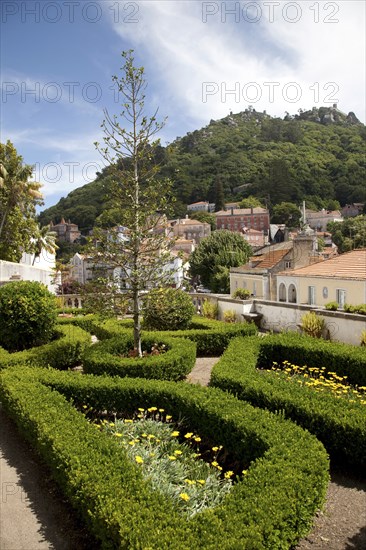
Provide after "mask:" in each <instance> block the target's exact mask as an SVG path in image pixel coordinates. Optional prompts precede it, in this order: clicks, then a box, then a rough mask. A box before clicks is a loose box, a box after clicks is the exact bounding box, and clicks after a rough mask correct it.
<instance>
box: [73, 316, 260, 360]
mask: <svg viewBox="0 0 366 550" xmlns="http://www.w3.org/2000/svg"><path fill="white" fill-rule="evenodd" d="M64 322H72V323H74V324H77V325H78V326H80V327H82V328H85V329H86V330H89V331H90V332H92V333H93V334H95V335H96V336H97V337H98V338H99V339H100V340H104V339H106V338H110V337H112V336H117V335H118V334H120V333H121V332H124V331H126V330H131V329H132V327H133V322H132V320H131V319H125V320H122V321H117V320H114V319H109V320H107V321H99V320H98V319H97V318H96V317H93V316H89V317H88V316H86V317H85V318H81V317H80V318H75V319H72V320H70V319H67V320H65V321H64ZM257 332H258V329H257V327H256V326H255V324H254V323H245V322H244V323H233V324H231V323H224V322H222V321H216V320H212V319H203V318H202V317H198V316H195V317H194V318H193V320H192V322H191V323H190V326H189V328H188V329H187V330H174V331H164V332H159V331H150V332H149V331H144V332H143V334H145V335H147V334H148V335H149V336H151V337H153V338H155V339H157V338H161V337H166V336H169V337H175V338H188V339H189V340H192V341H193V342H195V343H196V345H197V356H198V357H202V356H218V355H221V354H222V353H223V352H224V350H225V349H226V348H227V346H228V344H229V342H230V340H231V338H234V337H235V336H248V335H254V334H257Z"/></svg>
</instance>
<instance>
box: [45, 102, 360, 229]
mask: <svg viewBox="0 0 366 550" xmlns="http://www.w3.org/2000/svg"><path fill="white" fill-rule="evenodd" d="M330 111H331V108H325V107H322V108H320V109H316V108H314V109H313V110H312V111H308V112H303V113H300V114H298V115H295V116H294V117H292V116H289V115H286V117H285V118H284V119H283V120H282V119H280V118H272V117H271V116H270V115H268V114H265V113H260V112H257V111H255V110H253V109H247V110H246V111H244V112H241V113H238V114H232V115H230V116H227V117H225V118H223V119H221V120H217V121H214V120H211V121H210V123H209V124H208V125H207V126H206V127H205V128H202V129H200V130H196V131H194V132H191V133H188V134H187V135H186V136H184V137H182V138H177V139H176V140H175V141H174V142H173V143H172V144H171V145H169V147H166V148H164V147H160V148H159V149H158V150H157V151H156V152H155V155H154V160H155V161H156V162H157V163H158V164H159V166H160V177H169V178H171V179H172V180H173V185H174V194H175V196H176V198H177V203H176V208H175V211H176V212H175V213H176V215H182V214H184V213H185V211H186V207H185V205H186V204H189V203H192V202H194V201H197V200H209V201H210V202H215V199H216V198H217V197H216V196H217V194H218V192H217V175H219V176H220V180H219V181H220V182H221V184H222V186H223V191H224V197H225V200H228V199H230V198H232V199H234V200H240V199H242V198H245V197H248V196H249V195H253V196H255V197H256V198H257V199H259V200H260V201H261V202H262V203H263V202H264V200H265V201H266V202H267V204H268V205H269V206H270V207H271V208H272V207H273V206H274V205H276V204H279V203H281V202H285V201H287V202H288V201H290V202H293V203H295V204H299V202H301V201H302V200H304V199H305V200H306V202H307V205H308V207H309V208H316V209H317V208H328V207H329V205H330V203H329V201H330V200H334V199H336V200H338V201H339V203H340V204H341V205H344V204H346V203H351V202H364V201H366V190H365V185H364V180H365V168H366V162H365V140H366V130H365V126H364V125H363V124H361V123H359V122H358V121H357V119H356V118H355V117H354V116H353V117H342V116H338V117H336V121H335V123H333V124H326V123H325V122H326V119H327V116H326V115H327V114H329V113H330ZM109 175H110V171H109V170H108V169H105V170H103V172H102V173H101V174H100V175H98V177H97V179H96V181H95V182H93V183H90V184H88V185H86V186H84V187H81V188H80V189H77V190H75V191H72V193H70V194H69V195H68V196H67V197H66V198H63V199H61V201H60V202H59V203H58V204H57V205H55V206H53V207H52V208H49V209H47V210H45V211H44V212H43V213H42V214H41V220H42V222H43V223H47V222H49V221H50V220H51V219H52V220H54V221H55V220H56V221H57V220H60V219H61V217H62V216H65V217H67V218H70V219H72V221H73V222H75V223H78V224H79V225H80V227H82V228H83V229H84V228H85V229H86V228H91V227H92V225H93V221H94V220H95V218H96V216H98V215H99V214H100V213H101V211H102V209H105V208H110V206H111V205H110V204H108V203H107V201H105V202H103V199H102V197H103V193H105V192H106V191H107V190H108V187H109V185H110V181H109V180H110V178H109ZM101 199H102V200H101Z"/></svg>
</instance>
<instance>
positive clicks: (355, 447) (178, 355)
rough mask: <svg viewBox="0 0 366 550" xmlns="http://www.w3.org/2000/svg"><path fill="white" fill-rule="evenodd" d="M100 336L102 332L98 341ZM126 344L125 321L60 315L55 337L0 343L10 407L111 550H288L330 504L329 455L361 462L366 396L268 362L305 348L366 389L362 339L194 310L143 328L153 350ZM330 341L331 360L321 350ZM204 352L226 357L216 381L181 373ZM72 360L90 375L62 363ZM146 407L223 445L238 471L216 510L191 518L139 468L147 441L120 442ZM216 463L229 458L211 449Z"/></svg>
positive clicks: (0, 379) (185, 494)
mask: <svg viewBox="0 0 366 550" xmlns="http://www.w3.org/2000/svg"><path fill="white" fill-rule="evenodd" d="M91 334H94V335H96V336H97V338H98V339H99V340H101V341H100V342H98V343H97V344H95V345H92V344H91ZM311 340H312V341H313V342H311ZM131 342H132V325H131V321H130V320H122V321H117V320H107V321H101V320H100V319H99V318H97V317H96V316H93V315H89V316H78V317H71V318H63V319H60V320H59V321H58V323H57V325H56V328H55V332H54V335H53V340H52V341H51V342H50V343H48V344H43V345H41V346H37V347H34V348H31V349H29V350H24V351H20V352H14V353H9V352H8V351H6V350H3V349H0V364H1V367H2V371H1V373H0V396H1V401H2V403H3V406H4V408H5V410H6V411H7V412H8V414H9V415H10V416H11V417H12V418H13V419H14V420H15V421H16V423H17V425H18V427H19V430H20V431H21V433H23V435H24V437H26V438H27V439H28V440H29V441H30V442H31V443H32V445H33V446H34V447H35V448H36V449H37V451H38V452H39V454H40V455H41V456H42V458H43V459H44V461H45V464H46V465H47V467H48V468H50V470H51V472H52V474H53V476H54V477H55V479H56V480H57V481H58V483H59V484H60V486H61V487H62V489H63V491H64V493H65V495H66V496H67V498H68V499H69V501H70V503H71V504H72V506H73V507H74V509H75V511H76V513H77V514H78V515H79V516H80V518H82V520H83V522H84V523H85V524H86V525H87V526H88V528H89V530H90V532H91V533H92V534H93V535H94V536H95V537H96V539H97V540H98V541H99V543H100V545H101V547H102V548H136V549H137V548H153V549H155V548H156V549H161V548H182V549H183V548H197V549H198V548H212V549H213V548H217V547H220V548H227V549H231V548H243V549H244V548H248V549H249V548H253V549H262V548H263V549H264V548H266V549H268V550H269V549H271V550H272V549H285V548H288V549H289V548H291V547H293V546H294V545H295V544H296V543H297V542H298V541H299V540H300V538H301V537H303V536H305V535H306V533H307V532H309V530H310V528H311V525H312V521H313V518H314V515H315V513H316V511H317V510H318V509H319V508H320V507H321V506H322V505H323V503H324V499H325V493H326V489H327V485H328V481H329V458H328V453H329V455H330V460H331V461H332V462H333V461H334V463H337V464H339V465H341V466H349V465H352V466H353V467H357V468H359V469H360V470H361V469H362V468H363V467H364V457H365V455H366V453H365V433H366V431H365V430H366V428H365V426H366V415H365V410H366V407H364V406H363V404H362V402H361V401H360V402H356V403H352V402H351V400H348V401H347V400H345V399H343V398H336V397H334V396H332V395H331V394H329V393H328V394H326V393H316V392H315V391H314V390H313V389H312V388H311V387H303V386H300V385H299V384H297V385H296V384H293V383H291V382H290V383H289V381H288V380H287V379H286V372H285V373H283V376H282V373H278V372H274V371H271V368H272V366H273V363H274V362H278V365H281V362H282V361H289V362H290V361H291V362H293V363H295V359H298V360H299V361H297V364H299V365H301V364H303V362H302V361H301V360H302V359H303V358H304V357H309V359H310V358H313V362H311V361H310V360H309V362H308V364H309V367H310V368H312V367H313V366H314V368H316V367H319V366H320V365H318V364H317V363H318V362H319V361H321V362H325V364H326V365H327V368H328V370H332V371H333V372H338V373H339V375H341V374H342V375H343V374H344V372H345V371H346V372H347V373H348V376H349V379H350V380H351V379H352V383H353V384H358V385H359V386H361V387H362V384H363V382H362V381H363V378H362V376H363V373H364V370H363V369H362V368H361V367H362V364H363V361H364V350H362V349H361V348H360V349H357V348H354V347H352V346H348V347H347V346H346V347H342V346H339V345H337V344H333V343H329V342H326V343H323V342H321V341H319V342H316V343H315V344H314V339H310V340H309V339H308V340H307V339H306V338H304V337H301V336H299V335H282V336H278V335H277V336H275V335H269V336H266V337H264V338H259V337H258V336H257V329H256V327H255V326H254V325H252V324H247V323H237V324H228V323H222V322H218V321H213V320H208V319H203V318H199V317H196V318H193V320H192V321H191V323H190V324H189V325H188V327H187V328H186V329H184V330H177V331H151V330H150V331H147V330H146V331H144V334H143V347H144V348H145V355H146V356H145V357H141V358H136V357H130V356H129V350H130V349H131ZM323 344H324V349H326V350H329V352H328V356H327V355H326V351H324V350H323V351H322V352H321V353H320V351H319V350H320V348H321V347H322V346H323ZM281 346H282V347H281ZM286 346H287V347H286ZM296 346H297V348H296ZM314 346H315V347H314ZM317 346H318V348H319V349H318V348H317ZM319 346H320V347H319ZM274 349H275V350H276V352H274V351H273V350H274ZM290 349H297V350H298V354H297V355H296V354H293V355H290V352H289V350H290ZM311 349H315V350H316V351H317V352H316V353H313V354H312V353H310V352H309V350H311ZM307 350H308V351H307ZM306 351H307V352H308V356H306V355H305V352H306ZM196 352H197V354H198V355H202V356H205V355H207V356H210V355H217V354H223V356H222V358H221V360H220V362H219V363H218V364H217V366H216V367H215V368H214V370H213V373H212V378H211V383H210V384H211V387H209V388H202V387H199V386H192V385H188V384H186V383H185V382H179V380H182V379H184V377H185V376H186V375H187V373H188V372H189V371H190V370H191V369H192V366H193V364H194V361H195V357H196ZM287 356H288V357H287ZM76 364H78V365H83V367H84V370H85V371H89V372H93V374H85V373H84V374H80V373H79V372H77V373H76V372H71V371H68V372H62V370H65V369H70V368H72V367H74V366H75V365H76ZM360 364H361V367H360ZM337 365H338V366H339V370H337ZM47 366H50V367H52V368H44V367H47ZM40 367H43V368H40ZM285 368H286V365H285ZM149 378H155V380H151V379H149ZM213 386H217V387H213ZM233 394H234V395H233ZM40 404H42V406H40ZM149 409H151V410H161V411H164V415H165V416H164V415H163V416H164V418H165V421H167V419H169V421H168V423H169V424H170V425H171V427H172V429H173V433H175V434H178V433H181V434H185V435H187V434H188V435H192V434H195V436H194V439H195V440H197V441H202V442H204V443H202V445H203V444H204V445H206V447H210V446H211V447H212V446H214V445H215V446H216V445H217V447H214V448H215V449H216V448H220V449H222V456H223V462H222V464H223V466H224V468H223V470H222V478H223V479H224V478H225V475H226V477H227V478H228V477H230V478H232V479H231V482H230V485H231V487H230V490H228V491H227V494H226V495H225V496H224V497H223V499H222V501H221V502H220V503H219V504H218V505H217V506H214V507H209V508H206V509H203V508H202V511H199V512H198V513H195V514H194V515H192V516H191V517H189V518H187V517H182V515H181V510H180V508H181V507H182V506H179V505H177V503H176V502H174V499H171V498H167V496H166V495H165V494H164V493H163V491H162V490H159V488H157V487H156V485H155V486H154V484H153V482H152V479H149V476H147V477H146V475H144V473H143V467H142V462H144V461H147V458H145V455H143V456H144V457H143V456H141V454H142V453H143V451H139V452H140V454H136V455H132V456H134V459H133V458H131V453H128V452H127V451H126V449H125V448H123V445H121V441H120V437H122V434H121V433H120V432H119V431H118V429H117V426H118V422H119V423H121V422H122V423H130V422H132V421H133V419H134V418H136V417H138V415H139V414H140V415H141V414H142V413H141V411H146V410H149ZM263 409H268V410H263ZM90 411H92V413H90ZM139 411H140V412H139ZM270 411H272V412H270ZM101 419H103V420H102V421H101ZM293 421H295V423H294V422H293ZM103 422H104V423H106V424H109V425H112V426H114V427H111V430H114V432H115V433H116V434H117V435H116V436H115V437H111V434H110V433H108V430H104V429H101V426H102V424H103ZM296 423H297V424H299V425H296ZM174 426H176V428H177V429H175V428H174ZM301 426H303V427H305V428H307V430H308V431H306V430H304V429H303V428H302V427H301ZM309 432H311V433H309ZM147 435H149V434H147ZM150 435H151V434H150ZM315 436H316V437H315ZM181 437H182V439H183V438H184V435H182V436H181ZM317 438H318V439H317ZM137 442H138V438H132V440H130V441H129V442H127V445H131V446H133V445H134V444H136V445H137ZM178 443H179V442H178ZM178 443H177V444H178ZM181 443H182V444H183V443H184V442H181ZM324 446H325V448H324ZM175 450H176V451H178V453H177V454H176V453H175V452H174V451H173V452H172V454H171V456H170V460H171V462H172V463H173V462H174V461H175V462H176V463H177V464H178V466H179V461H180V460H181V458H180V453H182V454H184V453H183V452H182V451H181V450H180V447H176V448H175ZM197 454H200V453H197ZM203 454H204V453H203ZM147 456H148V455H146V457H147ZM168 458H169V457H168ZM197 460H202V459H201V457H198V456H197ZM207 467H210V468H211V467H214V468H216V469H217V470H218V471H220V468H221V466H220V465H219V463H218V462H216V460H212V459H211V464H209V465H208V466H207ZM227 467H230V470H228V469H227ZM216 473H217V472H216ZM207 479H208V478H207ZM188 481H192V480H188ZM200 481H201V482H202V486H203V485H204V483H203V482H204V481H205V480H204V479H201V480H200ZM187 483H188V482H187ZM193 483H194V481H192V484H193ZM188 485H189V483H188ZM188 485H187V490H183V489H180V493H179V498H181V500H183V501H184V500H186V501H187V500H189V499H190V498H192V499H193V493H190V491H189V487H188ZM203 494H204V490H203Z"/></svg>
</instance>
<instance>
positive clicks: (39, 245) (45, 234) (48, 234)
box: [32, 225, 58, 265]
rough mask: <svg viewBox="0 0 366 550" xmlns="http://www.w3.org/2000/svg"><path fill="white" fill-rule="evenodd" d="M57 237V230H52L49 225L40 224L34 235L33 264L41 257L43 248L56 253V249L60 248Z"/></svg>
mask: <svg viewBox="0 0 366 550" xmlns="http://www.w3.org/2000/svg"><path fill="white" fill-rule="evenodd" d="M56 238H57V233H56V232H55V231H50V226H49V225H44V226H43V227H39V226H38V230H37V233H36V235H35V236H34V243H33V248H34V258H33V263H32V265H34V262H35V261H36V258H39V256H40V255H41V253H42V250H45V251H46V252H49V253H50V254H54V253H55V252H56V250H57V249H58V246H57V244H56Z"/></svg>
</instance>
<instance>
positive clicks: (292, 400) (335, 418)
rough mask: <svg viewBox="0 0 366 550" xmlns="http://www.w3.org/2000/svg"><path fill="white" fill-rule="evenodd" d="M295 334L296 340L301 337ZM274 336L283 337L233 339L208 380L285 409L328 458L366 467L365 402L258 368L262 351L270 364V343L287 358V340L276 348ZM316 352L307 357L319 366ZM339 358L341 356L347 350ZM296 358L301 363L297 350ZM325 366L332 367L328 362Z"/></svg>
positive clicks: (256, 401)
mask: <svg viewBox="0 0 366 550" xmlns="http://www.w3.org/2000/svg"><path fill="white" fill-rule="evenodd" d="M284 336H287V335H284ZM299 338H300V341H302V340H303V339H304V337H299ZM267 339H268V340H269V342H268V344H267ZM276 339H278V340H280V341H281V339H282V336H278V335H276V336H268V337H265V338H262V339H259V338H237V339H235V340H233V341H232V342H231V343H230V346H229V348H228V349H227V351H226V352H225V354H224V355H223V356H222V358H221V359H220V361H219V362H218V363H217V364H216V365H215V367H214V368H213V371H212V374H211V380H210V385H211V386H213V387H219V388H221V389H223V390H226V391H229V392H230V393H233V394H234V395H236V396H237V397H238V398H239V399H243V400H245V401H248V402H249V403H251V404H252V405H254V406H256V407H261V408H265V409H268V410H270V411H273V412H277V411H283V413H284V414H285V416H286V417H287V418H291V420H293V421H295V422H297V423H298V424H299V425H300V426H302V427H304V428H307V429H308V430H309V431H310V432H311V433H313V434H314V435H316V436H317V437H318V438H319V439H320V440H321V441H322V443H323V444H324V446H325V447H326V449H327V451H328V452H329V454H330V456H331V459H332V461H334V462H336V463H338V464H340V465H341V466H352V467H353V468H358V469H360V471H362V469H364V468H365V467H366V407H365V406H364V405H362V403H361V402H355V403H352V402H350V401H349V400H348V399H339V398H337V397H335V396H333V395H332V394H330V393H327V392H322V393H319V392H316V391H314V390H313V389H312V388H311V387H302V386H300V385H298V384H296V383H294V382H292V381H288V380H286V379H285V378H284V376H276V374H275V373H273V372H271V371H270V370H268V371H266V370H260V369H258V368H257V367H258V366H260V367H261V366H262V365H263V361H262V363H260V362H259V360H258V358H263V357H264V356H265V357H266V363H265V364H266V365H267V364H268V365H269V369H270V368H271V366H272V364H273V362H271V356H270V353H269V350H271V349H274V350H275V354H274V358H276V361H277V362H278V363H280V362H282V361H283V360H286V359H287V351H288V348H287V346H286V347H284V348H280V343H279V345H278V347H277V346H276V342H275V340H276ZM286 341H287V342H288V341H289V339H286ZM348 347H351V346H348ZM262 348H264V350H265V351H264V352H263V353H261V352H262ZM280 349H282V354H280V352H279V350H280ZM295 349H296V348H295ZM300 349H301V348H300ZM329 349H330V348H329ZM336 349H338V347H337V346H336ZM342 349H343V347H342ZM356 349H357V348H356ZM298 353H300V352H299V350H298ZM294 355H295V354H294V353H293V354H292V357H294ZM317 358H318V356H317V355H316V354H315V355H314V357H313V361H312V363H311V365H313V366H314V367H317V366H318V365H317V364H316V359H317ZM343 359H344V361H345V356H343ZM296 361H297V363H298V364H300V365H302V364H303V360H302V359H301V356H299V355H298V356H296ZM350 363H351V361H350ZM326 368H327V369H329V370H330V365H329V363H327V364H326Z"/></svg>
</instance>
